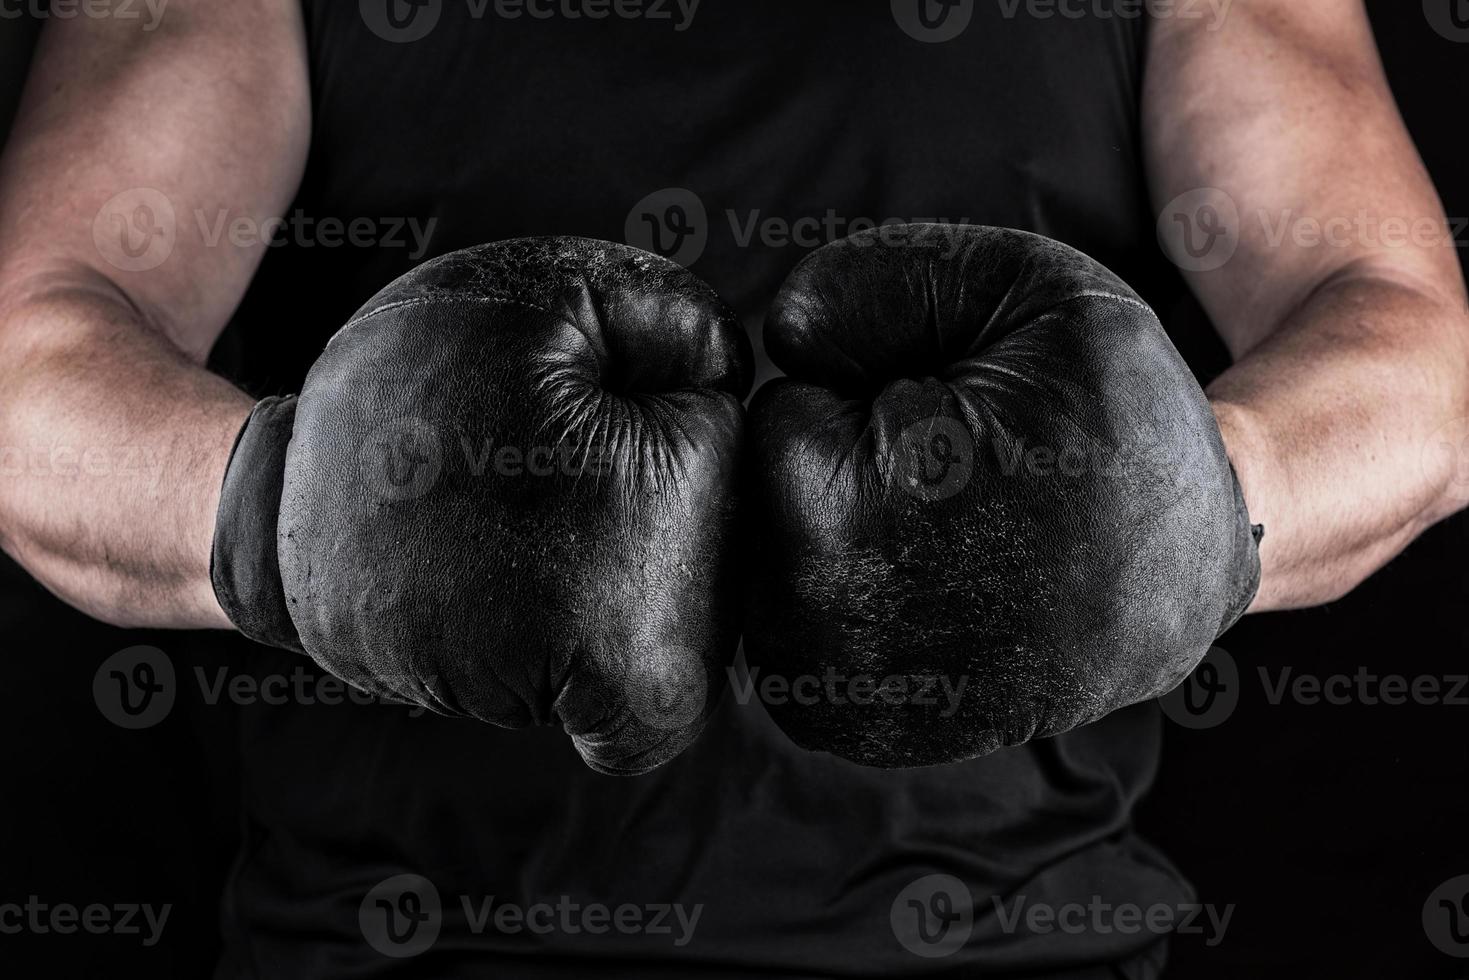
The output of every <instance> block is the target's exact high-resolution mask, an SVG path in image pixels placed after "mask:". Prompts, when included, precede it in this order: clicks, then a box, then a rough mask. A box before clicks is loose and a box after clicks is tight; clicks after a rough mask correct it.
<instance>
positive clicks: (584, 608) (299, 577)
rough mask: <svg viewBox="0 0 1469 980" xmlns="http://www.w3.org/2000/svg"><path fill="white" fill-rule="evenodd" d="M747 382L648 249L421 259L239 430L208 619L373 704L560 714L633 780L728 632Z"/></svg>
mask: <svg viewBox="0 0 1469 980" xmlns="http://www.w3.org/2000/svg"><path fill="white" fill-rule="evenodd" d="M751 371H752V363H751V355H750V349H749V341H748V339H747V338H746V336H745V334H744V331H743V330H742V329H741V328H740V326H739V324H738V322H737V321H736V319H735V317H734V314H733V313H732V312H731V311H730V310H729V309H728V307H726V306H725V305H724V304H723V303H722V302H721V301H720V300H719V299H718V297H716V296H715V294H714V292H713V291H712V290H711V289H710V288H709V287H708V286H707V285H705V284H704V283H703V282H701V281H700V280H699V279H698V278H696V277H695V276H694V275H693V274H692V273H690V272H688V271H687V270H685V269H682V268H680V267H679V266H677V265H675V264H674V263H672V262H669V261H667V260H666V259H662V258H659V257H658V256H655V255H650V254H648V253H645V252H641V251H638V250H636V249H633V248H628V247H626V246H622V245H614V244H609V243H605V242H594V241H586V240H582V239H574V238H551V239H522V240H517V241H509V242H502V243H497V244H492V245H485V246H481V247H478V248H472V249H467V250H465V251H462V252H455V253H453V254H451V255H447V256H444V257H442V258H439V259H436V260H433V261H431V262H428V263H426V264H424V265H422V266H420V267H419V268H418V269H416V270H414V271H413V272H411V273H409V274H408V275H406V276H403V277H402V278H400V279H399V280H397V281H396V282H394V283H393V284H391V285H390V286H388V287H387V288H386V289H384V290H383V291H382V292H380V293H378V294H377V295H376V296H375V297H373V298H372V300H371V301H369V302H368V303H367V305H366V306H364V307H363V308H362V309H361V310H360V311H358V313H357V314H356V315H355V316H354V317H353V318H352V320H351V322H349V323H348V324H347V325H346V326H345V327H343V328H342V329H341V330H340V331H339V332H338V333H337V335H336V336H335V337H333V338H332V340H331V342H330V343H329V344H328V345H327V347H326V350H325V352H324V353H323V354H322V355H321V357H320V359H319V360H318V361H317V362H316V364H315V365H314V366H313V367H312V369H311V372H310V374H309V375H308V376H307V379H306V383H305V385H304V386H303V388H302V391H301V394H300V396H299V397H298V398H285V399H278V398H271V399H266V400H265V401H263V402H261V403H260V404H259V405H258V406H257V407H256V408H255V410H254V412H253V413H252V415H251V416H250V419H249V421H248V422H247V423H246V424H245V427H244V429H243V430H242V432H241V434H240V437H239V439H238V442H237V444H236V447H235V450H234V454H233V456H232V458H231V460H230V465H229V469H228V471H227V474H226V476H225V482H224V489H223V494H222V499H221V502H220V508H219V515H218V519H217V524H216V532H215V540H214V553H213V569H212V574H213V579H214V586H215V593H216V595H217V596H218V598H219V602H220V605H221V606H222V607H223V609H224V610H225V612H226V613H227V614H228V615H229V616H230V618H231V620H232V621H233V622H234V623H235V624H236V625H237V626H238V627H239V628H240V630H241V631H242V632H243V633H245V634H246V635H247V636H250V637H252V638H254V639H257V640H259V641H261V642H264V643H269V644H273V645H276V646H281V647H289V648H294V649H297V650H304V651H305V652H306V653H308V654H310V655H311V657H312V658H313V659H314V660H315V661H316V662H317V663H318V664H320V665H321V666H322V667H323V668H325V669H326V670H328V671H330V672H331V673H333V674H335V675H336V676H338V677H341V678H343V679H344V680H346V681H348V682H350V683H351V684H353V685H354V686H356V687H358V688H361V689H363V690H365V691H367V692H369V693H372V694H375V695H378V696H380V697H383V698H386V699H390V700H398V701H407V702H411V703H414V704H418V705H421V706H423V707H426V708H428V709H430V710H432V711H435V712H438V713H441V714H446V715H462V716H469V717H473V718H478V719H480V720H482V721H487V722H492V723H494V724H497V725H504V726H510V727H520V726H525V725H530V724H543V723H556V722H559V723H560V724H561V725H563V726H564V727H565V729H566V730H567V732H568V733H570V735H571V737H572V739H573V741H574V742H575V745H576V748H577V749H578V750H579V751H580V752H581V754H582V757H583V758H584V759H585V760H586V761H587V764H588V765H590V766H591V767H592V768H594V769H596V770H598V771H601V772H606V773H626V774H631V773H638V772H643V771H646V770H648V769H651V768H653V767H655V766H657V765H660V764H661V763H663V762H665V761H667V760H668V759H670V758H672V757H673V756H674V755H676V754H677V753H678V752H679V751H681V750H682V749H683V748H684V747H685V746H687V745H688V744H689V743H690V742H692V741H693V739H694V738H695V737H696V736H697V735H698V733H699V731H700V729H701V728H702V727H703V725H704V722H705V720H706V719H707V718H708V716H709V714H710V712H711V711H712V709H713V707H714V705H715V703H716V701H717V699H718V697H719V695H720V693H721V692H722V690H723V684H724V679H725V672H724V667H725V665H726V664H727V663H728V662H729V661H730V659H731V658H732V657H733V654H734V648H735V645H736V641H737V639H738V635H739V633H738V630H739V627H738V615H739V609H738V600H737V599H736V598H735V597H734V596H735V593H736V589H735V588H734V585H735V583H734V581H733V575H732V569H731V557H732V553H731V552H732V541H731V531H732V527H733V519H734V516H735V515H734V484H735V481H736V478H737V477H736V474H737V466H738V457H739V454H740V451H741V444H742V439H743V431H742V430H743V412H742V408H741V404H740V402H741V399H742V397H743V396H744V394H745V393H746V392H747V391H748V389H749V385H750V376H751Z"/></svg>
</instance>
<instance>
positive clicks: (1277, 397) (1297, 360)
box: [1144, 0, 1469, 611]
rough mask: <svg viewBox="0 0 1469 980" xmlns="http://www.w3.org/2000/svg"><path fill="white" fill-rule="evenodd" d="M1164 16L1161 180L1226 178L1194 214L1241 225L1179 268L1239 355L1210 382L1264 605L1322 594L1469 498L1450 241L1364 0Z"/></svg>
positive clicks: (1174, 189)
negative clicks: (1198, 16) (1464, 483)
mask: <svg viewBox="0 0 1469 980" xmlns="http://www.w3.org/2000/svg"><path fill="white" fill-rule="evenodd" d="M1153 26H1154V28H1155V30H1154V32H1153V36H1152V42H1151V48H1150V52H1149V60H1148V73H1147V82H1146V87H1145V94H1144V140H1145V149H1146V153H1147V159H1148V166H1149V171H1150V174H1149V176H1150V183H1151V187H1152V191H1153V196H1154V200H1155V201H1156V202H1157V204H1158V205H1159V207H1160V208H1166V207H1167V206H1168V204H1169V202H1173V201H1175V200H1176V199H1177V198H1178V197H1179V196H1180V195H1183V194H1185V193H1187V192H1190V191H1194V190H1195V189H1199V188H1217V189H1218V190H1220V191H1222V192H1223V195H1213V200H1212V201H1211V202H1209V203H1210V206H1211V207H1213V210H1212V211H1207V209H1205V212H1204V213H1202V214H1195V215H1194V218H1195V219H1197V220H1199V227H1196V228H1195V229H1193V230H1194V231H1195V232H1199V233H1202V232H1203V231H1204V228H1205V226H1208V227H1212V228H1214V229H1215V230H1216V231H1217V230H1218V229H1219V228H1220V227H1222V226H1221V221H1225V222H1228V223H1229V224H1230V225H1231V226H1232V227H1231V229H1230V233H1229V234H1228V235H1225V236H1223V237H1222V238H1220V239H1219V242H1220V243H1219V245H1218V247H1219V248H1222V249H1226V250H1229V249H1232V250H1233V251H1232V252H1227V253H1219V254H1218V258H1221V259H1222V258H1224V255H1225V254H1228V258H1227V260H1226V261H1223V264H1222V265H1219V266H1218V268H1197V269H1195V270H1194V271H1189V272H1187V273H1186V274H1187V275H1188V279H1189V283H1190V285H1191V286H1192V288H1193V289H1194V291H1195V293H1196V294H1197V295H1198V296H1199V298H1200V300H1201V302H1202V304H1203V306H1204V308H1205V310H1206V311H1207V312H1208V314H1209V316H1210V318H1211V319H1212V320H1213V322H1214V324H1215V325H1216V327H1217V328H1218V329H1219V331H1220V333H1221V334H1222V336H1223V337H1224V339H1225V341H1226V343H1227V344H1228V345H1229V348H1230V350H1231V352H1232V353H1233V354H1234V357H1235V364H1234V366H1233V367H1232V368H1231V369H1230V370H1228V371H1227V372H1225V373H1224V374H1223V375H1222V376H1220V377H1219V378H1218V379H1217V380H1216V381H1215V383H1214V384H1213V385H1212V386H1211V387H1210V389H1209V396H1210V399H1211V401H1212V402H1213V404H1214V408H1215V413H1216V415H1217V416H1218V418H1219V421H1220V427H1221V429H1222V431H1223V433H1224V436H1225V443H1226V445H1227V446H1228V448H1229V452H1230V457H1231V458H1232V459H1233V460H1234V463H1235V467H1236V469H1237V470H1238V471H1239V475H1240V481H1241V484H1242V485H1243V487H1244V491H1245V498H1246V502H1247V503H1248V505H1249V507H1250V512H1251V516H1252V518H1253V519H1254V520H1256V521H1257V522H1259V523H1262V524H1264V525H1265V528H1266V536H1265V541H1264V543H1263V545H1262V548H1261V560H1262V563H1263V566H1264V575H1263V579H1262V582H1261V588H1260V594H1259V597H1258V598H1257V600H1256V602H1255V605H1254V607H1253V609H1254V610H1256V611H1259V610H1266V609H1277V608H1290V607H1298V606H1306V605H1313V604H1316V603H1321V602H1326V601H1329V600H1331V599H1333V598H1336V597H1339V596H1341V595H1343V594H1344V593H1346V592H1347V591H1349V590H1350V589H1352V588H1353V587H1354V586H1355V585H1357V584H1358V583H1359V582H1360V581H1362V579H1364V578H1366V577H1367V576H1368V575H1370V574H1371V573H1372V572H1373V571H1375V570H1376V569H1377V568H1379V567H1381V566H1382V565H1383V564H1384V563H1385V562H1386V561H1388V560H1389V559H1390V558H1392V557H1393V556H1394V555H1396V554H1397V553H1398V552H1399V551H1401V550H1402V549H1403V548H1404V547H1405V546H1407V544H1408V543H1409V542H1411V541H1412V540H1413V538H1415V537H1416V536H1417V535H1418V534H1419V533H1421V532H1422V531H1423V530H1424V529H1425V528H1427V527H1429V526H1430V525H1432V524H1433V523H1435V522H1436V521H1439V520H1441V519H1442V518H1444V517H1446V516H1447V515H1449V514H1451V513H1453V512H1454V511H1455V510H1457V509H1459V508H1461V507H1463V506H1464V504H1465V503H1466V501H1465V500H1464V499H1463V496H1462V494H1463V487H1460V486H1456V485H1455V482H1454V476H1455V473H1454V463H1455V460H1454V459H1453V457H1452V454H1451V453H1449V452H1435V451H1434V450H1433V446H1434V443H1435V442H1436V441H1437V440H1439V439H1440V438H1442V437H1443V436H1444V435H1446V434H1451V433H1452V432H1453V431H1454V430H1453V427H1454V425H1455V423H1456V420H1462V419H1464V418H1465V417H1466V416H1469V313H1466V306H1465V295H1464V285H1463V279H1462V275H1461V272H1460V269H1459V265H1458V258H1457V255H1456V250H1455V248H1453V247H1452V244H1451V242H1450V241H1449V232H1448V227H1447V225H1446V224H1445V219H1444V215H1443V210H1442V206H1441V205H1440V204H1439V202H1438V199H1437V196H1436V195H1435V193H1434V190H1433V187H1432V185H1431V184H1430V182H1429V180H1428V177H1427V174H1426V173H1425V171H1424V168H1423V165H1422V163H1421V162H1420V160H1419V158H1418V155H1417V153H1416V151H1415V150H1414V148H1413V146H1412V143H1411V142H1410V140H1409V138H1408V135H1407V133H1406V131H1405V130H1404V127H1403V124H1402V121H1401V119H1400V117H1399V115H1398V112H1397V109H1396V106H1395V105H1394V103H1393V100H1392V95H1391V93H1390V91H1389V89H1388V86H1387V83H1386V80H1385V79H1384V77H1383V73H1382V68H1381V65H1380V63H1379V61H1378V57H1377V52H1376V47H1375V45H1374V43H1373V40H1372V34H1371V29H1370V26H1369V24H1368V21H1367V17H1366V13H1365V12H1364V10H1363V9H1362V6H1361V3H1360V2H1359V0H1236V2H1235V3H1234V4H1233V6H1232V7H1231V8H1230V10H1229V13H1228V15H1227V17H1226V19H1225V21H1224V23H1223V26H1222V27H1220V28H1219V29H1218V30H1210V29H1209V22H1208V21H1203V20H1190V19H1180V18H1176V17H1175V18H1162V19H1159V20H1157V21H1156V22H1155V23H1154V25H1153ZM1199 200H1206V198H1204V196H1203V195H1198V194H1195V195H1194V196H1193V198H1192V201H1193V202H1197V201H1199ZM1230 208H1233V209H1234V210H1235V211H1237V213H1238V220H1237V221H1236V220H1234V218H1233V215H1232V214H1230V213H1229V209H1230ZM1168 217H1169V216H1168V215H1167V214H1166V212H1165V220H1167V219H1168ZM1198 241H1200V242H1201V241H1203V239H1202V238H1200V239H1199V240H1198ZM1183 264H1185V265H1198V266H1208V265H1213V264H1216V263H1213V262H1210V261H1208V257H1207V256H1206V257H1205V260H1204V261H1202V262H1199V263H1193V262H1191V261H1190V260H1189V259H1187V258H1185V261H1184V263H1183Z"/></svg>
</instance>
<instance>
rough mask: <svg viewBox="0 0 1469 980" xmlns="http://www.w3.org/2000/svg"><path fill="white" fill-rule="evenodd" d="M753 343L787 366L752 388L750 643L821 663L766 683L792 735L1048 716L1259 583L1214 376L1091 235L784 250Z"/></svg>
mask: <svg viewBox="0 0 1469 980" xmlns="http://www.w3.org/2000/svg"><path fill="white" fill-rule="evenodd" d="M765 343H766V347H767V349H768V350H769V351H770V353H771V356H772V358H773V359H774V360H775V362H776V364H777V365H778V366H780V367H781V368H782V369H783V370H784V371H786V373H787V374H788V377H787V378H782V379H777V380H775V381H772V382H770V383H768V384H767V385H765V386H764V387H762V388H761V390H760V391H759V392H758V393H757V394H756V396H755V398H754V400H753V402H752V404H751V408H750V424H751V438H752V452H751V459H750V466H749V469H748V472H747V477H746V486H747V492H748V494H749V506H748V508H747V509H748V512H749V517H750V520H749V523H748V527H749V535H748V538H749V553H748V558H749V563H750V580H751V586H750V590H749V595H748V604H747V612H746V621H745V649H746V654H747V656H748V658H749V660H750V663H751V666H752V668H753V669H757V670H759V671H761V672H763V673H764V674H765V675H767V676H774V677H778V678H780V679H782V680H784V681H787V682H798V681H799V680H800V679H802V678H806V679H808V680H807V681H806V683H807V687H806V688H805V690H806V692H807V695H808V696H806V697H804V698H799V699H798V698H795V697H789V698H781V699H776V700H774V701H770V702H768V703H767V707H768V708H769V710H770V712H771V714H772V717H773V718H774V719H775V721H776V722H777V723H778V724H779V725H780V727H781V728H782V729H783V730H784V731H785V732H786V733H787V734H788V735H790V736H791V738H792V739H794V740H795V741H796V742H797V743H798V744H800V745H802V746H804V747H806V748H810V749H820V750H826V751H830V752H833V753H836V754H838V755H841V756H843V757H845V758H848V759H851V760H853V761H856V762H859V763H863V764H867V765H873V766H883V767H900V766H915V765H929V764H937V763H944V762H950V761H957V760H962V759H968V758H973V757H976V756H980V755H984V754H986V753H989V752H992V751H994V750H996V749H998V748H1000V747H1002V746H1007V745H1016V744H1019V743H1022V742H1025V741H1027V740H1028V739H1031V738H1036V737H1040V736H1046V735H1054V734H1057V733H1060V732H1063V731H1066V730H1068V729H1071V728H1074V727H1076V726H1078V725H1082V724H1085V723H1087V722H1089V721H1092V720H1095V719H1096V718H1099V717H1101V716H1102V715H1104V714H1106V713H1107V712H1109V711H1112V710H1115V709H1117V708H1121V707H1123V706H1125V705H1129V704H1133V703H1135V702H1138V701H1141V700H1144V699H1147V698H1152V697H1155V696H1157V695H1159V694H1162V693H1164V692H1166V691H1168V690H1170V689H1172V688H1173V687H1174V686H1176V685H1177V684H1178V683H1179V682H1180V681H1181V680H1182V679H1183V678H1184V677H1185V676H1186V675H1187V674H1188V672H1189V671H1190V670H1192V668H1193V667H1194V666H1195V665H1196V664H1197V663H1198V661H1199V660H1200V659H1201V658H1202V657H1203V655H1204V654H1205V653H1206V652H1207V650H1208V648H1209V646H1210V644H1211V642H1212V641H1213V640H1214V639H1215V638H1216V637H1217V636H1218V635H1219V634H1220V633H1221V632H1222V631H1223V630H1224V629H1226V628H1228V626H1229V625H1230V624H1232V623H1233V622H1234V620H1235V619H1237V618H1238V617H1239V615H1240V614H1241V613H1242V612H1243V610H1244V608H1245V607H1246V606H1247V605H1248V603H1249V601H1250V599H1251V598H1253V595H1254V592H1255V589H1256V587H1257V584H1258V579H1259V560H1258V551H1257V546H1256V545H1257V541H1256V537H1255V535H1254V534H1253V533H1252V529H1251V526H1250V524H1249V518H1248V515H1247V513H1246V511H1245V507H1244V501H1243V498H1242V496H1241V495H1240V494H1239V490H1238V485H1237V482H1236V481H1235V479H1234V475H1233V471H1232V469H1231V467H1230V465H1229V461H1228V458H1227V457H1226V455H1225V452H1224V446H1223V443H1222V440H1221V439H1220V436H1219V432H1218V428H1217V426H1216V424H1215V421H1214V417H1213V413H1212V412H1211V411H1210V408H1209V405H1208V403H1207V401H1206V400H1205V398H1204V395H1203V392H1202V391H1200V389H1199V387H1198V385H1197V383H1196V382H1195V381H1194V379H1193V377H1192V375H1191V374H1190V373H1189V371H1188V369H1187V368H1186V367H1185V365H1184V363H1183V361H1182V359H1181V358H1180V357H1179V355H1178V354H1177V352H1176V351H1175V350H1174V349H1173V347H1172V345H1171V344H1170V342H1169V341H1168V339H1167V337H1166V335H1165V334H1164V332H1163V329H1162V327H1161V325H1160V324H1159V323H1158V321H1157V319H1156V317H1155V316H1154V315H1153V313H1152V311H1151V310H1150V309H1148V307H1147V306H1146V305H1145V304H1144V303H1143V302H1142V301H1141V300H1140V299H1139V298H1138V297H1137V296H1136V295H1135V294H1134V293H1133V292H1132V290H1130V289H1129V288H1128V287H1127V286H1126V285H1125V284H1124V283H1123V282H1122V281H1121V280H1119V279H1118V278H1117V277H1115V276H1114V275H1112V274H1111V273H1110V272H1109V271H1108V270H1106V269H1105V268H1103V267H1102V266H1101V265H1099V264H1098V263H1096V262H1094V261H1092V260H1090V259H1089V258H1087V257H1086V256H1084V255H1082V254H1081V253H1079V252H1076V251H1074V250H1072V249H1070V248H1068V247H1066V246H1064V245H1061V244H1060V243H1057V242H1054V241H1051V240H1049V239H1045V238H1042V237H1040V236H1037V235H1032V234H1028V233H1024V232H1018V231H1012V230H1007V229H998V228H983V227H975V226H967V227H964V226H952V225H949V226H939V225H909V226H902V227H900V228H897V229H894V228H889V229H886V230H881V229H879V230H878V231H874V232H871V233H867V234H863V235H857V236H853V237H852V238H850V239H846V240H843V241H841V242H837V243H835V244H832V245H829V246H827V247H825V248H823V249H820V250H818V251H816V252H815V253H813V254H812V255H811V256H809V257H808V258H807V259H806V260H805V261H804V262H803V263H802V264H801V265H800V266H799V267H798V268H797V269H796V270H795V271H794V272H792V274H791V275H790V277H789V279H788V280H787V281H786V283H785V285H784V287H783V288H782V290H781V292H780V294H779V296H778V297H777V299H776V301H775V304H774V306H773V308H772V310H771V312H770V315H769V318H768V319H767V321H766V325H765ZM863 676H865V677H869V678H871V679H872V680H873V681H874V683H875V684H881V683H882V682H883V681H884V679H885V678H896V679H897V680H896V681H893V682H890V683H891V684H893V685H894V686H892V687H889V688H888V689H887V694H886V695H885V696H872V695H871V693H870V692H868V693H864V691H863V690H862V689H860V688H856V689H854V688H852V687H851V686H850V684H849V683H848V682H849V681H850V680H851V679H853V678H857V677H863ZM811 678H815V679H817V682H816V683H815V685H814V686H813V684H812V682H811V680H810V679H811ZM832 678H836V679H837V680H836V683H835V684H834V685H833V684H832V683H830V680H831V679H832ZM940 682H942V683H946V684H947V685H948V686H949V687H948V689H949V690H960V691H961V694H960V696H959V697H958V698H957V700H956V701H950V700H946V699H945V698H944V697H943V696H938V697H937V698H934V696H933V692H935V691H941V690H943V688H940V687H937V686H936V685H937V684H938V683H940ZM961 684H962V685H963V687H962V688H961V687H960V685H961ZM817 689H819V690H820V692H821V693H819V694H816V695H814V696H812V692H813V691H815V690H817ZM833 690H834V691H836V692H837V695H838V696H836V697H833V696H830V693H829V692H831V691H833ZM854 690H855V692H856V694H857V695H858V697H852V696H850V695H851V694H852V692H853V691H854ZM925 691H926V692H927V693H926V694H925ZM904 692H907V693H904ZM859 698H860V701H859ZM926 700H936V701H937V703H936V704H927V703H923V702H924V701H926Z"/></svg>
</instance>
